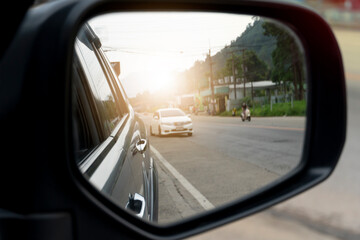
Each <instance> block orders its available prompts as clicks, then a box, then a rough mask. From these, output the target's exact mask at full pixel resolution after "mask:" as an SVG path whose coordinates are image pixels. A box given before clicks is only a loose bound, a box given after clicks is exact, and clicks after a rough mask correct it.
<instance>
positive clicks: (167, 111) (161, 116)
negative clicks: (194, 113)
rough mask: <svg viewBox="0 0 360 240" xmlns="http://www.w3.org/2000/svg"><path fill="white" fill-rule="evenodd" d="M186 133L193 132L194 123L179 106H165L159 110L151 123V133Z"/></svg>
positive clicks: (190, 134) (160, 134) (189, 134)
mask: <svg viewBox="0 0 360 240" xmlns="http://www.w3.org/2000/svg"><path fill="white" fill-rule="evenodd" d="M179 133H186V134H187V135H188V136H192V134H193V124H192V120H191V118H190V117H189V115H186V114H185V113H184V112H183V111H182V110H180V109H179V108H164V109H159V110H157V111H156V112H155V113H154V115H153V118H152V119H151V124H150V134H151V135H152V136H153V135H155V134H157V135H159V136H162V135H169V134H179Z"/></svg>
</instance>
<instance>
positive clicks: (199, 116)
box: [72, 12, 307, 224]
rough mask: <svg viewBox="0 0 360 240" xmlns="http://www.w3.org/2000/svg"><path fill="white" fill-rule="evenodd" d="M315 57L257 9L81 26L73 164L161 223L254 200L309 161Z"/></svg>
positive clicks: (119, 18) (109, 19) (127, 16)
mask: <svg viewBox="0 0 360 240" xmlns="http://www.w3.org/2000/svg"><path fill="white" fill-rule="evenodd" d="M306 76H307V74H306V62H305V58H304V51H303V48H302V46H301V44H300V41H299V39H298V38H297V36H296V35H295V34H294V33H293V32H292V31H291V30H290V29H289V28H288V27H286V26H285V25H283V24H281V23H279V22H276V21H274V20H272V19H267V18H263V17H260V16H248V15H236V14H223V13H204V12H203V13H202V12H129V13H112V14H106V15H102V16H98V17H96V18H93V19H90V20H89V21H88V22H87V23H85V24H84V25H83V26H82V28H81V29H80V30H79V32H78V35H77V38H76V40H75V43H74V56H73V63H72V86H73V88H72V94H73V95H72V103H73V104H72V108H73V136H74V145H75V146H74V149H75V156H76V161H77V164H78V166H79V169H80V171H81V173H82V174H83V175H84V177H85V178H86V179H88V181H89V182H90V183H91V184H92V185H93V186H94V187H95V188H96V189H98V190H99V191H101V192H102V193H103V194H104V195H105V196H107V197H108V198H109V199H110V200H111V201H113V202H114V203H115V204H117V205H118V206H119V207H121V208H124V209H126V210H127V211H128V212H130V213H132V214H134V215H135V216H137V217H139V218H142V219H144V220H146V221H150V222H153V223H158V224H168V223H172V222H174V221H178V220H181V219H184V218H186V217H190V216H194V215H196V214H198V213H202V212H204V211H208V210H211V209H214V208H216V207H218V206H222V205H224V204H228V203H230V202H232V201H234V200H238V199H240V198H243V197H246V196H248V195H249V194H251V193H254V192H255V191H258V190H260V189H261V188H263V187H265V186H267V185H269V184H270V183H272V182H274V181H275V180H277V179H279V178H282V177H284V176H285V175H286V174H289V173H290V172H291V171H292V170H293V169H294V168H295V167H297V166H298V165H299V163H300V160H301V155H302V148H303V142H304V133H305V120H306V116H305V114H306V105H307V103H306V96H307V79H306Z"/></svg>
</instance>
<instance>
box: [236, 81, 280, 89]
mask: <svg viewBox="0 0 360 240" xmlns="http://www.w3.org/2000/svg"><path fill="white" fill-rule="evenodd" d="M276 86H277V85H276V83H274V82H272V81H270V80H268V81H258V82H253V88H258V89H266V88H275V87H276ZM229 88H234V84H229ZM236 88H242V89H243V88H244V84H243V83H239V84H236ZM245 88H251V82H247V83H245Z"/></svg>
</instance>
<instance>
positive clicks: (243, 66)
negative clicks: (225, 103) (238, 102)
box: [230, 48, 246, 99]
mask: <svg viewBox="0 0 360 240" xmlns="http://www.w3.org/2000/svg"><path fill="white" fill-rule="evenodd" d="M245 50H246V48H242V49H239V50H233V51H231V52H230V53H231V56H232V73H233V78H234V99H236V76H235V57H234V53H235V52H242V64H241V67H242V76H243V80H244V97H246V89H245V83H246V79H245V70H246V69H245Z"/></svg>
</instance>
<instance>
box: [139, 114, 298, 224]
mask: <svg viewBox="0 0 360 240" xmlns="http://www.w3.org/2000/svg"><path fill="white" fill-rule="evenodd" d="M143 119H144V121H145V123H146V124H147V126H148V130H149V125H150V121H151V116H149V115H147V116H143ZM192 119H193V125H194V134H193V136H191V137H189V136H187V135H171V136H162V137H159V136H151V137H150V144H151V147H152V152H153V157H154V159H155V161H156V163H157V165H158V166H159V167H158V168H159V182H160V184H159V186H160V203H159V205H160V209H159V214H160V215H159V222H160V223H169V222H172V221H175V220H178V219H182V218H184V217H187V216H191V215H193V214H196V213H199V212H203V211H205V210H208V209H211V208H213V207H216V206H220V205H223V204H225V203H228V202H230V201H232V200H236V199H238V198H240V197H243V196H246V195H248V194H250V193H252V192H254V191H256V190H258V189H260V188H262V187H264V186H266V185H268V184H269V183H271V182H273V181H275V180H276V179H278V178H280V177H282V176H284V175H285V174H288V173H289V172H290V171H291V170H293V169H294V168H295V167H296V166H297V165H298V164H299V162H300V159H301V152H302V146H303V140H304V129H305V127H304V126H305V118H304V117H276V118H275V117H274V118H253V119H252V121H251V122H247V121H246V122H242V121H241V119H240V118H239V117H210V116H192ZM168 165H169V166H170V167H168ZM169 168H170V169H169ZM172 168H173V169H174V170H173V171H171V169H172ZM174 171H175V173H174ZM184 181H185V182H186V183H185V184H184ZM187 185H190V186H191V187H190V188H191V189H189V188H187V187H186V186H187ZM194 189H195V190H194ZM203 202H205V203H206V204H203Z"/></svg>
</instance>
